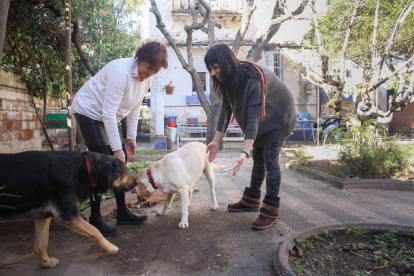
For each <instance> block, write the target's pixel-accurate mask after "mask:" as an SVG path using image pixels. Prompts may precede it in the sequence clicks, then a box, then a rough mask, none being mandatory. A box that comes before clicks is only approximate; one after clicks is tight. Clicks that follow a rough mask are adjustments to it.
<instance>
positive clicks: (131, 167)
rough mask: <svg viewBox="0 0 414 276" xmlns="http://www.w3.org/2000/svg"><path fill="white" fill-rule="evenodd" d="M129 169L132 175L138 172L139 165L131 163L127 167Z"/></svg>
mask: <svg viewBox="0 0 414 276" xmlns="http://www.w3.org/2000/svg"><path fill="white" fill-rule="evenodd" d="M127 169H128V171H129V172H130V173H132V172H134V171H135V170H137V169H138V164H137V163H135V162H132V163H131V165H129V166H128V167H127Z"/></svg>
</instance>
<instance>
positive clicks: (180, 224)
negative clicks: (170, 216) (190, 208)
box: [178, 221, 190, 228]
mask: <svg viewBox="0 0 414 276" xmlns="http://www.w3.org/2000/svg"><path fill="white" fill-rule="evenodd" d="M189 226H190V224H188V221H184V222H183V221H182V222H180V223H179V224H178V227H180V228H188V227H189Z"/></svg>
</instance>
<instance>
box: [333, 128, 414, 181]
mask: <svg viewBox="0 0 414 276" xmlns="http://www.w3.org/2000/svg"><path fill="white" fill-rule="evenodd" d="M410 156H411V150H407V148H406V147H405V146H403V145H398V144H397V143H396V142H395V141H391V142H386V143H383V144H381V145H377V142H376V139H375V134H374V131H373V130H372V129H370V128H361V129H360V132H359V135H358V136H357V137H356V138H355V139H354V140H348V141H346V142H344V143H343V145H342V148H341V149H340V151H339V162H340V163H342V164H344V165H346V166H347V167H348V169H349V171H350V174H351V175H357V176H358V177H359V178H368V179H374V178H381V177H384V176H390V175H392V174H393V173H396V172H400V171H404V170H405V169H407V168H408V167H409V166H410V161H409V158H410Z"/></svg>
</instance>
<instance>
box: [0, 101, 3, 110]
mask: <svg viewBox="0 0 414 276" xmlns="http://www.w3.org/2000/svg"><path fill="white" fill-rule="evenodd" d="M0 109H3V99H0Z"/></svg>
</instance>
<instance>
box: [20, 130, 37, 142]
mask: <svg viewBox="0 0 414 276" xmlns="http://www.w3.org/2000/svg"><path fill="white" fill-rule="evenodd" d="M17 139H19V140H30V139H33V130H22V131H20V132H19V136H18V138H17Z"/></svg>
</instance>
